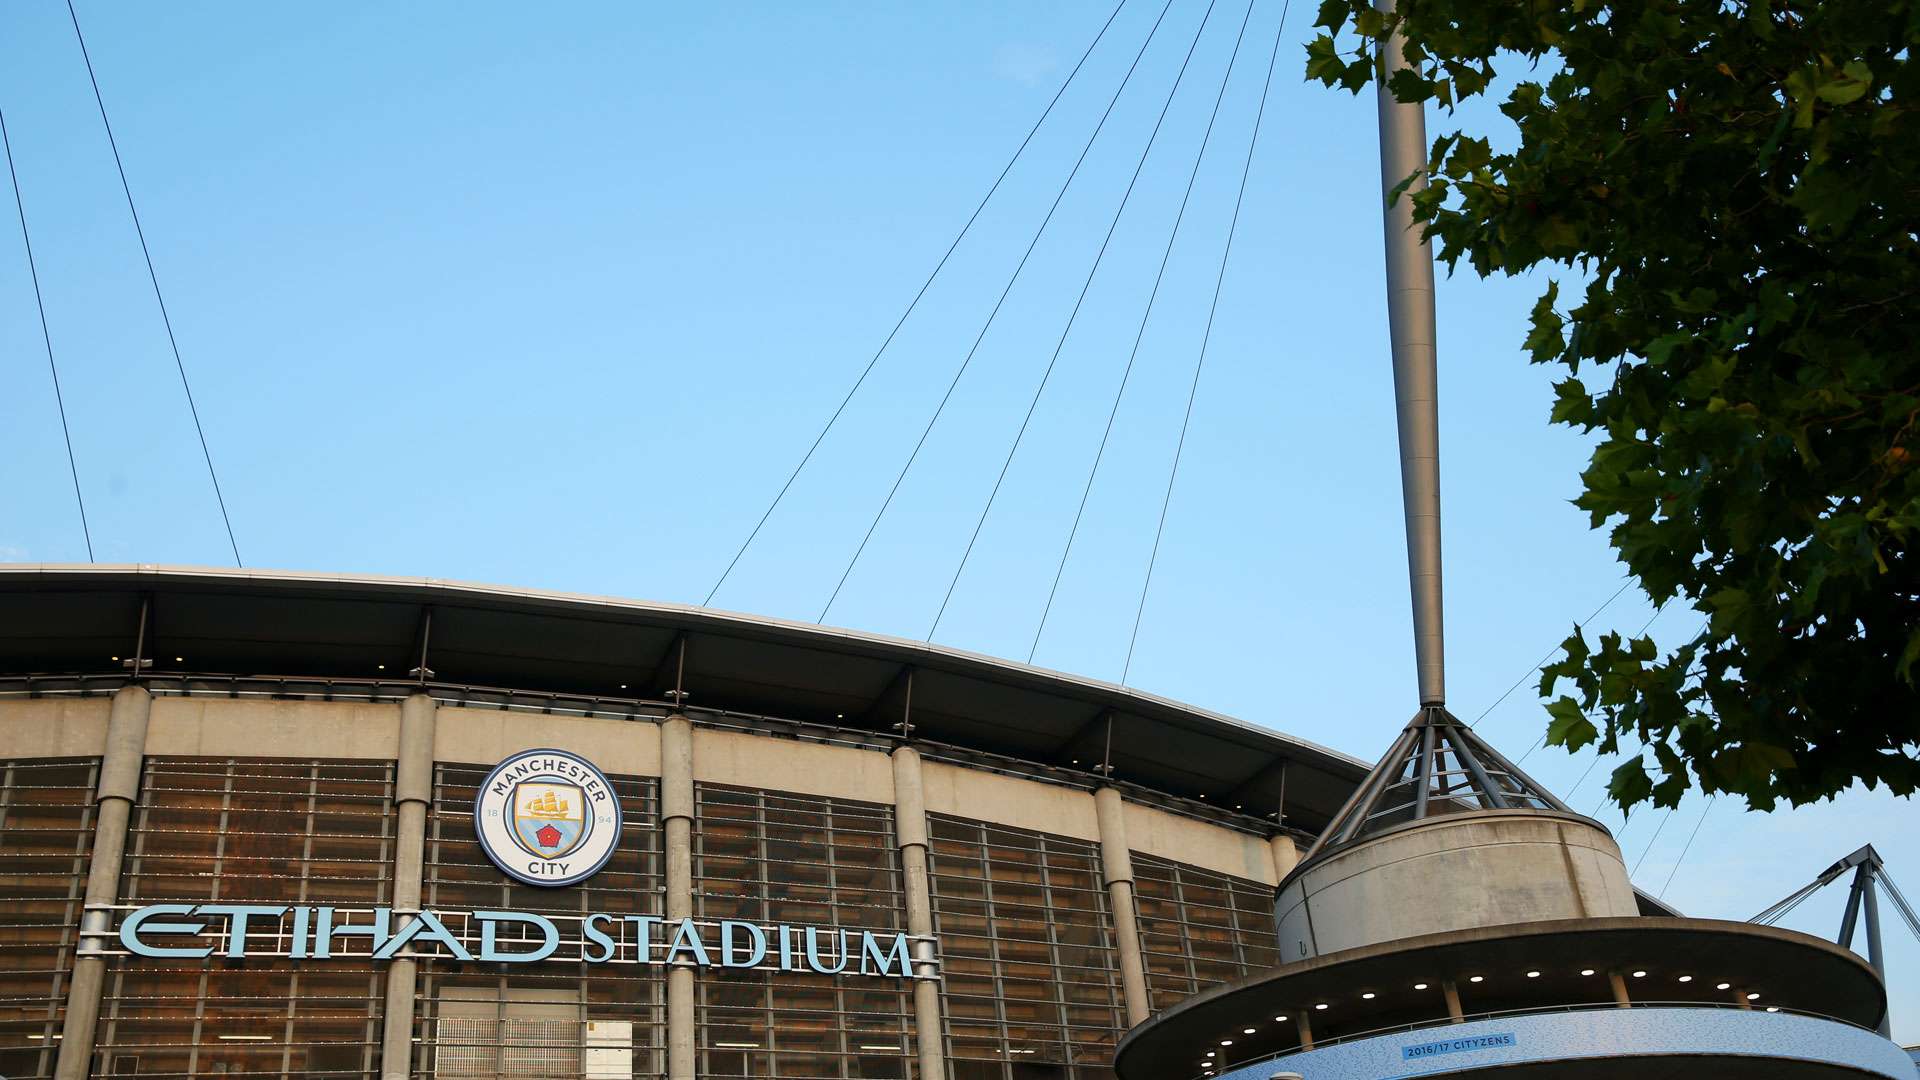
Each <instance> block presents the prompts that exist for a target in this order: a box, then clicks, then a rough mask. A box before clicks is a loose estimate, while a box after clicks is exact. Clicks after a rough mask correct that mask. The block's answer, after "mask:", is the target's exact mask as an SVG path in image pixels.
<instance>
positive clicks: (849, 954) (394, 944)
mask: <svg viewBox="0 0 1920 1080" xmlns="http://www.w3.org/2000/svg"><path fill="white" fill-rule="evenodd" d="M563 925H564V926H566V927H567V930H565V931H563V930H562V926H563ZM119 937H120V944H121V945H123V946H125V947H126V950H127V951H128V952H129V953H132V954H133V955H135V956H148V957H156V958H164V959H204V958H206V957H209V956H216V955H217V956H219V957H221V958H222V959H227V960H243V959H247V958H249V957H284V958H286V959H290V960H330V959H346V958H366V959H373V960H392V959H394V958H396V957H401V956H407V957H424V958H437V959H442V960H449V961H455V962H473V961H479V962H481V963H498V964H532V963H538V962H541V961H556V962H561V963H567V962H574V963H584V964H651V965H660V966H676V965H677V966H687V967H696V968H735V969H738V968H759V969H763V970H773V971H796V972H814V973H817V974H821V975H870V976H876V977H883V978H888V977H890V978H896V979H898V978H908V977H910V976H912V975H913V959H912V950H911V942H912V938H911V937H909V935H907V934H904V933H899V932H896V931H891V930H878V931H876V930H850V929H838V928H833V927H823V926H794V925H790V924H787V923H771V924H763V923H755V922H748V921H745V920H742V919H718V920H700V919H674V920H669V919H662V918H660V917H659V916H657V915H610V914H606V913H595V914H591V915H572V916H548V915H541V914H538V913H535V912H531V911H473V912H444V911H421V912H418V913H407V914H406V915H405V916H404V917H402V916H401V914H400V913H396V912H395V911H394V910H393V909H392V908H390V907H378V908H352V909H349V908H335V907H323V906H314V905H308V904H293V905H289V904H222V903H213V904H148V905H147V906H145V907H141V908H135V909H134V910H132V911H130V912H128V913H127V915H126V917H125V918H123V919H122V920H121V921H120V930H119Z"/></svg>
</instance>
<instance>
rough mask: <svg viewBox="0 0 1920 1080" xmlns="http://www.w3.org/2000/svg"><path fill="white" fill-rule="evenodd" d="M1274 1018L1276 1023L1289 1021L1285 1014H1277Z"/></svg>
mask: <svg viewBox="0 0 1920 1080" xmlns="http://www.w3.org/2000/svg"><path fill="white" fill-rule="evenodd" d="M1273 1019H1274V1022H1275V1023H1280V1024H1284V1023H1286V1022H1287V1018H1286V1017H1284V1016H1276V1017H1274V1018H1273Z"/></svg>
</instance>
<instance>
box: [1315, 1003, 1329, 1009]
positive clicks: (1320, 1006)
mask: <svg viewBox="0 0 1920 1080" xmlns="http://www.w3.org/2000/svg"><path fill="white" fill-rule="evenodd" d="M1326 1007H1327V1003H1326V1002H1324V1001H1323V1002H1321V1003H1320V1004H1318V1005H1315V1006H1314V1008H1316V1009H1320V1010H1323V1011H1324V1010H1325V1009H1326Z"/></svg>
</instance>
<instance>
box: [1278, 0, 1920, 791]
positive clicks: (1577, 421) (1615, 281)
mask: <svg viewBox="0 0 1920 1080" xmlns="http://www.w3.org/2000/svg"><path fill="white" fill-rule="evenodd" d="M1318 26H1319V27H1320V28H1321V29H1322V31H1323V32H1322V33H1320V34H1319V36H1318V37H1317V38H1316V39H1315V40H1314V41H1313V42H1312V43H1311V44H1310V45H1309V46H1308V49H1307V74H1308V77H1309V78H1317V79H1319V80H1321V81H1323V82H1325V83H1326V84H1328V85H1329V86H1340V87H1344V88H1346V89H1348V90H1350V91H1354V92H1358V91H1360V90H1361V89H1362V88H1363V87H1365V86H1366V85H1367V83H1368V82H1369V81H1371V80H1372V79H1373V77H1374V74H1375V70H1376V69H1375V62H1374V59H1373V56H1374V50H1375V49H1376V47H1377V46H1378V45H1379V44H1380V43H1381V42H1385V41H1389V40H1390V39H1391V40H1393V42H1394V44H1393V45H1391V46H1389V47H1402V45H1401V43H1404V46H1403V47H1404V50H1405V52H1404V55H1405V56H1406V57H1407V60H1408V62H1409V65H1410V70H1407V71H1403V72H1400V73H1398V74H1396V75H1395V77H1394V79H1393V80H1392V82H1391V84H1390V87H1389V88H1390V90H1391V91H1392V93H1393V94H1394V96H1395V97H1396V98H1398V99H1399V100H1401V101H1407V102H1416V101H1426V100H1429V99H1433V100H1435V101H1436V102H1437V104H1438V105H1439V106H1441V107H1442V108H1444V109H1446V110H1447V111H1448V113H1449V114H1451V113H1452V110H1453V107H1454V106H1455V105H1456V103H1458V102H1460V101H1462V100H1464V99H1467V98H1470V97H1474V96H1476V95H1485V94H1487V93H1488V91H1489V88H1490V87H1491V86H1492V84H1493V81H1494V78H1495V75H1496V68H1495V66H1496V64H1499V65H1502V66H1503V67H1504V66H1508V65H1510V66H1512V67H1513V68H1514V69H1516V71H1518V72H1519V73H1520V78H1519V80H1518V82H1517V85H1514V86H1513V89H1512V91H1511V92H1510V93H1508V94H1507V95H1506V97H1505V99H1504V101H1503V102H1501V103H1500V105H1499V109H1500V112H1501V113H1503V114H1504V115H1505V116H1506V117H1507V118H1508V119H1510V120H1511V121H1512V122H1513V124H1514V125H1515V126H1516V127H1517V136H1518V139H1517V146H1516V147H1515V149H1513V150H1512V151H1511V152H1505V153H1496V152H1495V151H1494V149H1493V147H1492V146H1491V145H1490V143H1489V141H1488V140H1487V139H1486V138H1485V137H1481V136H1476V135H1474V134H1470V133H1467V132H1464V131H1460V130H1455V131H1451V132H1448V133H1446V134H1443V135H1441V136H1440V137H1438V138H1436V139H1435V140H1434V143H1433V147H1432V153H1431V157H1430V160H1429V162H1428V165H1427V176H1428V179H1429V183H1430V186H1429V187H1428V188H1427V189H1426V190H1425V191H1422V192H1418V193H1416V194H1413V195H1411V196H1410V197H1411V198H1412V200H1413V203H1414V211H1415V217H1416V219H1417V220H1419V221H1421V222H1424V223H1425V227H1426V229H1427V233H1428V235H1429V236H1430V237H1431V238H1432V239H1433V240H1434V241H1435V242H1436V243H1437V244H1438V246H1439V251H1440V258H1441V259H1442V260H1443V261H1444V262H1446V264H1447V265H1448V267H1449V268H1450V269H1452V268H1455V267H1457V264H1458V263H1459V261H1460V260H1462V259H1464V260H1466V262H1467V263H1468V264H1469V265H1470V266H1472V267H1473V269H1474V270H1476V271H1478V272H1479V273H1480V274H1482V275H1490V274H1495V273H1500V274H1520V273H1523V272H1526V271H1529V270H1533V269H1534V268H1536V267H1542V266H1544V267H1547V268H1549V270H1551V269H1554V268H1558V269H1559V270H1560V271H1561V272H1562V273H1563V274H1565V275H1566V276H1567V278H1568V280H1569V281H1570V282H1575V283H1579V284H1578V285H1574V284H1570V285H1569V290H1570V292H1573V293H1577V297H1575V296H1569V297H1567V298H1565V299H1563V298H1562V296H1561V294H1560V289H1559V285H1558V283H1557V282H1556V283H1553V284H1549V285H1548V287H1547V289H1546V292H1545V295H1543V296H1542V297H1541V298H1540V300H1539V303H1538V304H1537V305H1536V306H1535V308H1534V310H1533V318H1532V325H1531V328H1530V332H1529V333H1528V334H1527V336H1526V339H1525V347H1526V349H1527V350H1528V351H1529V353H1530V355H1531V357H1532V359H1533V361H1534V362H1536V363H1545V364H1558V365H1564V366H1565V368H1566V378H1565V379H1563V380H1562V381H1560V382H1559V383H1558V384H1557V402H1556V404H1555V405H1554V407H1553V412H1552V419H1553V421H1555V422H1557V423H1562V424H1569V425H1573V426H1576V427H1579V428H1582V429H1584V430H1587V431H1594V432H1598V433H1599V436H1598V445H1597V446H1596V448H1595V449H1594V451H1593V455H1592V457H1591V459H1590V461H1589V462H1588V466H1587V468H1586V470H1585V472H1584V473H1582V475H1581V479H1582V481H1583V486H1584V491H1583V492H1582V493H1581V494H1580V496H1579V497H1578V498H1577V499H1575V500H1574V502H1575V505H1577V506H1579V507H1581V508H1582V509H1584V510H1586V511H1588V513H1589V514H1590V515H1591V516H1592V521H1593V525H1594V527H1595V528H1599V527H1602V526H1604V525H1610V526H1611V533H1610V537H1611V542H1612V545H1613V547H1614V549H1615V551H1616V552H1617V554H1618V557H1619V558H1620V560H1621V561H1622V562H1623V563H1624V564H1625V565H1626V567H1627V569H1628V570H1629V571H1630V572H1631V573H1632V574H1633V575H1634V577H1636V578H1637V579H1638V581H1639V582H1640V584H1641V586H1642V587H1643V588H1644V589H1645V590H1646V592H1647V594H1648V595H1649V596H1650V597H1652V598H1653V599H1654V600H1655V601H1657V602H1659V603H1662V604H1667V603H1669V602H1672V601H1675V600H1676V599H1679V600H1682V601H1684V602H1685V603H1686V604H1688V605H1690V606H1692V607H1694V608H1696V609H1697V610H1698V611H1699V612H1700V613H1701V614H1703V615H1704V616H1705V619H1704V621H1703V624H1702V625H1701V628H1700V630H1699V631H1698V632H1697V633H1696V634H1694V636H1692V637H1690V638H1689V639H1687V640H1686V641H1685V642H1684V643H1682V644H1680V645H1679V646H1678V647H1677V648H1673V649H1671V650H1670V651H1665V652H1663V651H1661V650H1660V649H1659V648H1658V647H1657V646H1656V645H1655V644H1654V642H1653V641H1652V640H1650V639H1648V638H1639V639H1634V640H1627V639H1623V638H1622V637H1621V636H1619V635H1617V634H1606V635H1603V636H1600V637H1598V639H1597V640H1596V641H1594V642H1589V641H1588V639H1587V637H1586V635H1585V633H1584V632H1583V631H1582V630H1581V628H1579V627H1577V626H1576V627H1575V628H1574V632H1573V634H1572V636H1570V637H1569V638H1568V639H1567V640H1566V643H1565V651H1564V653H1563V655H1562V656H1561V657H1560V659H1559V660H1557V661H1556V662H1555V663H1553V664H1551V665H1549V666H1548V667H1547V668H1545V669H1544V670H1543V673H1542V679H1541V683H1540V692H1541V696H1542V697H1543V698H1552V699H1553V700H1551V701H1550V702H1549V704H1548V713H1549V726H1548V741H1550V742H1552V743H1554V744H1556V745H1560V746H1564V747H1566V748H1567V749H1569V750H1576V749H1579V748H1580V747H1582V746H1585V745H1588V744H1590V743H1594V742H1596V741H1597V742H1598V743H1599V745H1600V748H1601V749H1602V750H1605V751H1607V752H1609V753H1612V752H1623V753H1627V754H1629V755H1631V756H1629V757H1628V758H1627V759H1626V762H1625V764H1623V765H1622V766H1620V768H1619V769H1617V770H1616V771H1615V772H1614V774H1613V777H1612V780H1611V783H1610V791H1611V792H1612V795H1613V797H1614V798H1615V799H1616V800H1618V801H1619V802H1620V803H1621V805H1623V806H1631V805H1633V804H1635V803H1638V802H1642V801H1646V800H1649V799H1650V800H1652V801H1653V802H1655V803H1657V804H1660V805H1666V806H1672V805H1675V804H1677V803H1678V802H1679V800H1680V797H1681V795H1682V794H1684V793H1685V791H1686V790H1687V789H1688V787H1689V786H1690V785H1691V784H1695V783H1697V784H1698V785H1699V786H1700V787H1701V788H1702V789H1704V790H1706V791H1710V792H1725V793H1728V794H1732V795H1738V796H1740V797H1743V798H1744V799H1745V800H1746V801H1747V803H1748V805H1750V806H1752V807H1756V808H1763V809H1764V808H1770V807H1772V806H1773V805H1774V804H1775V803H1776V801H1777V800H1779V799H1786V800H1789V801H1790V802H1792V803H1796V804H1798V803H1803V802H1807V801H1811V800H1814V799H1819V798H1823V797H1827V796H1831V795H1833V794H1835V793H1837V792H1839V791H1841V790H1844V789H1845V788H1847V787H1848V786H1850V785H1851V784H1852V783H1854V782H1855V781H1856V780H1859V781H1864V782H1865V783H1867V784H1868V785H1869V786H1872V785H1875V784H1880V783H1884V784H1886V785H1888V787H1889V788H1890V789H1892V790H1893V791H1895V792H1898V793H1901V794H1905V793H1909V792H1911V791H1912V790H1913V789H1914V787H1915V785H1916V782H1920V690H1917V688H1916V683H1915V678H1916V674H1920V553H1916V551H1915V540H1916V532H1917V531H1920V467H1917V463H1916V461H1915V458H1916V456H1920V428H1917V427H1916V417H1917V416H1920V347H1916V345H1915V322H1916V318H1917V317H1920V251H1916V247H1917V246H1920V127H1917V126H1916V125H1920V117H1916V115H1915V111H1914V109H1915V97H1916V92H1917V91H1920V80H1916V75H1915V72H1914V67H1913V65H1912V63H1911V60H1912V59H1913V52H1914V47H1915V45H1916V43H1917V42H1920V2H1916V0H1825V2H1806V0H1802V2H1792V3H1787V2H1781V0H1528V2H1526V3H1516V2H1514V0H1402V4H1401V7H1400V9H1399V11H1398V12H1397V13H1383V12H1381V11H1378V10H1376V9H1375V8H1373V7H1372V6H1371V5H1370V4H1369V3H1367V2H1366V0H1325V2H1324V3H1323V4H1322V5H1321V8H1320V14H1319V21H1318ZM1396 33H1397V34H1399V35H1401V36H1400V37H1399V38H1397V39H1396V38H1393V35H1395V34H1396ZM1402 190H1403V191H1404V190H1405V189H1404V187H1403V189H1402ZM1396 197H1400V196H1399V194H1398V193H1396ZM1562 680H1566V682H1567V683H1568V684H1569V685H1570V686H1571V690H1572V692H1571V693H1570V694H1563V695H1562V696H1560V697H1557V698H1555V697H1554V691H1555V688H1556V687H1557V686H1559V685H1560V683H1561V681H1562ZM1629 735H1631V736H1634V737H1635V738H1636V739H1637V743H1633V744H1627V743H1625V742H1624V741H1623V740H1624V739H1625V737H1626V736H1629Z"/></svg>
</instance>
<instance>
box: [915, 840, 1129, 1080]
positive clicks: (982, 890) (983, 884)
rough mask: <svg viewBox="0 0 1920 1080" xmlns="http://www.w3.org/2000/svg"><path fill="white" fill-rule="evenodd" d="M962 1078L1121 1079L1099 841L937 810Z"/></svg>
mask: <svg viewBox="0 0 1920 1080" xmlns="http://www.w3.org/2000/svg"><path fill="white" fill-rule="evenodd" d="M928 827H929V831H930V833H931V834H932V835H931V839H932V843H933V909H934V924H935V929H936V931H937V932H938V933H939V935H940V941H941V953H942V956H943V958H944V962H943V965H942V970H943V973H944V974H945V985H944V987H943V994H944V996H945V998H946V1013H947V1031H948V1036H949V1040H948V1041H949V1053H950V1055H951V1057H952V1060H953V1071H954V1076H955V1077H956V1078H959V1080H1026V1078H1029V1077H1038V1076H1043V1075H1057V1076H1067V1075H1069V1074H1071V1075H1073V1076H1075V1077H1104V1076H1109V1075H1111V1070H1112V1064H1113V1048H1114V1044H1115V1042H1116V1041H1117V1040H1118V1039H1119V1036H1120V1033H1121V1032H1122V1031H1124V1030H1125V1028H1126V1022H1125V1018H1124V1012H1123V1009H1122V1002H1121V991H1120V985H1119V981H1120V980H1119V974H1118V966H1119V965H1118V963H1117V961H1116V959H1115V956H1114V951H1115V950H1114V943H1113V920H1112V918H1111V917H1110V915H1109V913H1108V910H1107V895H1106V889H1105V887H1104V886H1103V885H1102V883H1101V878H1100V850H1099V847H1098V846H1097V845H1094V844H1091V843H1088V842H1086V841H1083V840H1073V839H1069V838H1067V837H1062V836H1053V835H1049V834H1045V833H1037V832H1028V831H1025V830H1021V829H1009V828H1004V827H1002V826H998V825H987V824H983V823H981V822H977V821H967V820H964V819H960V818H950V817H944V816H941V815H928Z"/></svg>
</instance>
